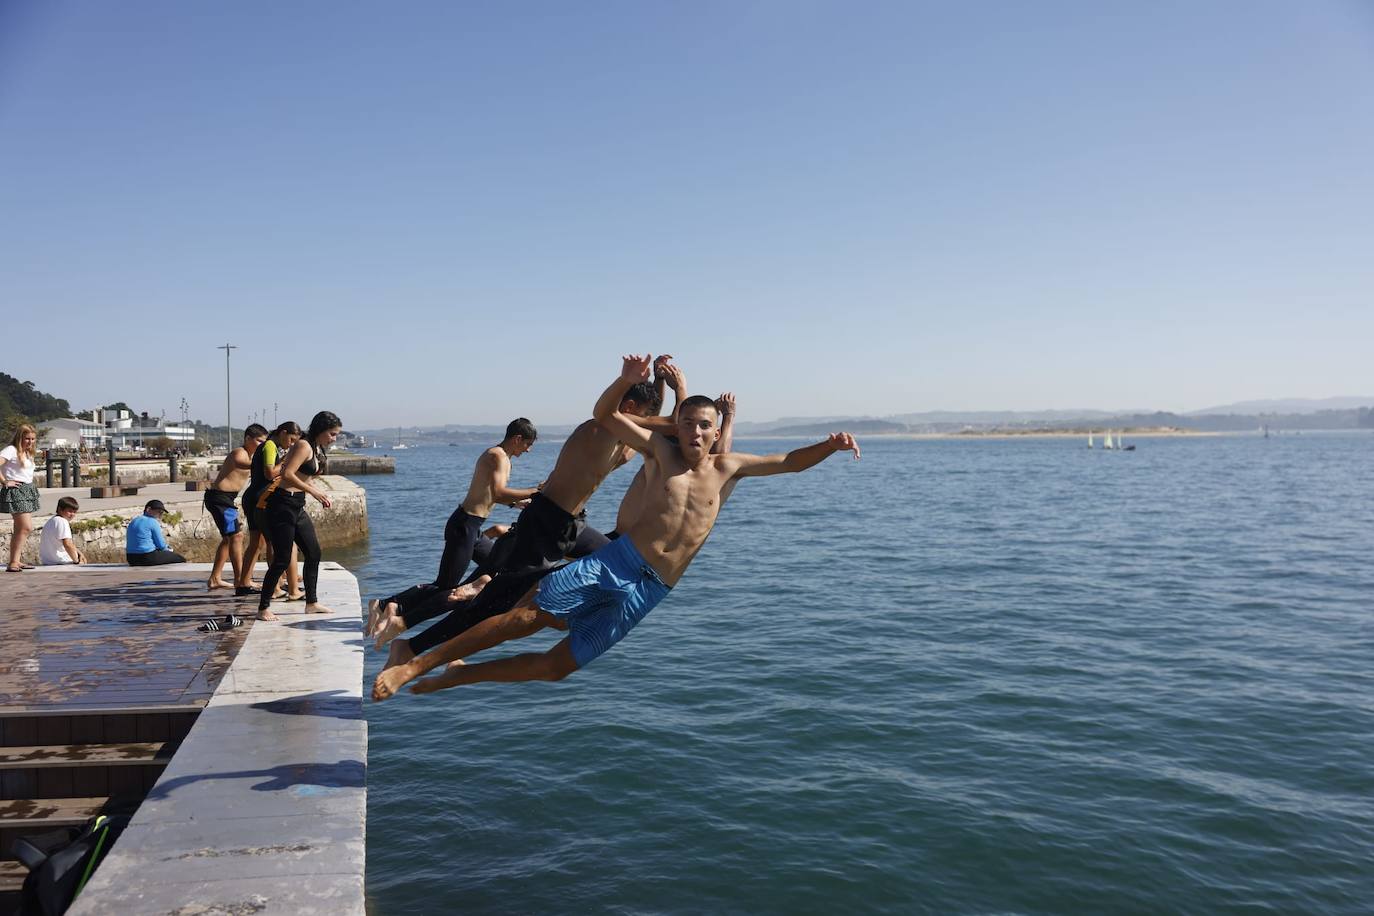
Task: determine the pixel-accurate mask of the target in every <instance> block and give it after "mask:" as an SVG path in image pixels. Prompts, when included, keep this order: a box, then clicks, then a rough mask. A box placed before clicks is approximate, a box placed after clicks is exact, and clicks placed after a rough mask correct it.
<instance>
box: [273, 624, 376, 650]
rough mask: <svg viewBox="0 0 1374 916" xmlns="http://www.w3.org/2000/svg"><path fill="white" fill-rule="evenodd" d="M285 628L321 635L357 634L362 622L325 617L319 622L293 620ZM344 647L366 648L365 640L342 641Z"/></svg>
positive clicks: (360, 637)
mask: <svg viewBox="0 0 1374 916" xmlns="http://www.w3.org/2000/svg"><path fill="white" fill-rule="evenodd" d="M286 626H288V627H291V628H292V629H295V630H317V631H319V632H322V633H358V632H360V631H361V630H362V621H360V620H350V619H348V618H346V617H325V618H322V619H319V620H308V619H307V620H293V621H292V622H291V623H288V624H286ZM344 645H346V646H366V645H367V640H366V639H364V638H363V637H362V636H359V637H358V638H357V639H348V640H344Z"/></svg>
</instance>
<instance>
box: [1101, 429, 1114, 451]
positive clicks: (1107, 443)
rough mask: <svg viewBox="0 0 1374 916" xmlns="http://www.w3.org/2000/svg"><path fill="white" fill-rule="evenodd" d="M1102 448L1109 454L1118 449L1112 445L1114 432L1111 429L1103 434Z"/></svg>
mask: <svg viewBox="0 0 1374 916" xmlns="http://www.w3.org/2000/svg"><path fill="white" fill-rule="evenodd" d="M1102 447H1103V448H1104V449H1106V450H1107V451H1109V452H1110V451H1112V450H1113V449H1115V448H1116V446H1115V445H1114V444H1113V443H1112V431H1111V430H1110V429H1109V430H1107V431H1106V432H1105V433H1103V434H1102Z"/></svg>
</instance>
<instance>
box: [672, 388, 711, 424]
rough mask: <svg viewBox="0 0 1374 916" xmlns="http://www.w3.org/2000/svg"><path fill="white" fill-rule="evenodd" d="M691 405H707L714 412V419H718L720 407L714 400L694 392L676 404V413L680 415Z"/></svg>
mask: <svg viewBox="0 0 1374 916" xmlns="http://www.w3.org/2000/svg"><path fill="white" fill-rule="evenodd" d="M692 407H709V408H711V409H712V410H714V411H715V412H716V419H717V420H719V419H720V408H719V407H717V406H716V402H715V401H714V400H713V399H711V398H708V397H707V396H706V395H704V394H694V395H692V396H691V397H690V398H687V399H686V400H684V401H683V402H682V403H681V404H679V405H677V412H678V415H679V416H681V415H682V412H683V411H684V410H688V409H689V408H692Z"/></svg>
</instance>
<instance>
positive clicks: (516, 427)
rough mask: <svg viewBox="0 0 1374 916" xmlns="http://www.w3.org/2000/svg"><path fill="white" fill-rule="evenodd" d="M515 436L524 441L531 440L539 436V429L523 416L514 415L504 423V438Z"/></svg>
mask: <svg viewBox="0 0 1374 916" xmlns="http://www.w3.org/2000/svg"><path fill="white" fill-rule="evenodd" d="M516 436H519V437H521V438H522V439H524V440H525V441H526V442H533V441H534V440H535V439H538V438H539V431H538V430H537V429H535V428H534V424H533V423H531V422H530V421H529V420H527V419H526V418H525V417H516V418H515V419H514V420H511V421H510V422H509V423H507V424H506V438H507V439H514V438H515V437H516Z"/></svg>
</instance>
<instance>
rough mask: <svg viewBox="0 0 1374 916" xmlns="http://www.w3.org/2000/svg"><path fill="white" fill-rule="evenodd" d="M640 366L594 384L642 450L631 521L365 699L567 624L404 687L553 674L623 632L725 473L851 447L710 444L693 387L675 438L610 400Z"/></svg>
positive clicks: (708, 414) (714, 421) (383, 680)
mask: <svg viewBox="0 0 1374 916" xmlns="http://www.w3.org/2000/svg"><path fill="white" fill-rule="evenodd" d="M648 373H649V359H648V357H640V356H627V357H625V360H624V364H623V367H622V369H621V373H620V378H618V379H616V381H615V382H613V383H612V384H611V386H610V387H609V388H607V389H606V391H605V393H604V394H602V395H601V399H600V400H599V401H597V403H596V410H595V412H594V416H595V417H596V419H597V421H598V422H599V423H601V425H602V426H603V427H604V428H605V429H606V430H607V431H608V432H610V433H612V434H614V435H615V436H616V438H618V439H619V440H620V441H622V442H624V443H626V444H628V445H630V446H631V447H632V448H634V449H636V450H637V451H639V452H641V453H642V454H643V455H644V464H645V478H646V479H645V488H644V503H643V509H642V511H641V512H640V514H639V516H638V518H637V519H635V521H634V523H633V524H631V525H630V527H629V529H628V530H627V531H625V532H624V533H623V534H622V535H621V536H620V537H619V538H618V539H616V540H615V541H613V542H612V543H611V544H609V545H607V546H606V547H604V548H602V549H601V550H598V551H597V552H596V553H594V554H592V555H591V556H589V557H584V558H582V559H581V560H578V561H576V562H574V563H572V564H570V565H568V566H566V567H564V568H563V569H560V570H558V571H557V572H554V573H551V574H549V575H548V576H546V577H545V578H544V579H543V580H542V581H541V582H540V583H539V584H538V585H537V586H536V587H535V588H533V589H530V591H529V592H528V593H527V594H526V595H525V597H524V598H523V599H521V601H520V602H519V603H518V604H517V605H516V607H515V608H514V609H513V610H511V611H509V612H507V613H505V614H501V615H499V616H496V617H492V618H490V619H488V620H484V621H482V622H481V623H479V624H477V625H476V626H474V627H472V629H470V630H468V631H467V632H465V633H463V634H462V635H460V636H458V637H456V638H455V639H452V640H450V641H449V642H448V643H446V644H444V645H443V646H442V647H441V648H439V649H437V650H436V651H434V652H431V653H429V654H428V655H425V656H421V657H417V658H415V659H413V660H411V661H409V662H407V663H405V664H402V665H397V666H395V667H393V668H390V669H388V670H386V671H383V672H382V673H381V674H379V675H378V676H377V680H376V682H375V683H374V684H373V687H372V698H373V699H374V700H385V699H387V698H388V697H391V696H394V695H395V693H396V691H398V690H399V689H400V688H401V687H402V686H403V685H404V684H406V683H408V682H409V681H411V680H413V679H415V678H417V677H419V676H420V675H422V674H425V673H426V672H428V671H432V670H433V669H434V668H437V667H438V666H439V665H441V664H444V663H446V662H460V661H461V660H462V659H464V658H466V657H467V656H469V655H472V654H473V653H475V652H480V651H482V650H483V649H489V648H491V647H492V646H495V645H499V644H500V643H503V642H506V641H508V640H511V639H520V638H523V637H525V636H529V635H530V634H532V633H536V632H538V631H539V630H542V629H544V628H545V627H554V628H556V629H559V630H567V631H568V634H569V635H568V636H567V637H566V638H565V639H563V640H562V641H561V642H559V643H558V644H557V645H556V646H554V647H553V648H552V649H550V650H549V651H548V652H544V653H526V654H523V655H515V656H511V657H508V658H503V659H500V660H498V661H492V662H483V663H480V664H475V665H467V664H450V665H449V667H448V668H447V670H445V671H444V673H443V674H440V675H438V676H436V677H430V678H425V679H424V680H421V681H419V682H418V683H417V684H415V685H414V686H413V687H412V688H411V691H412V692H414V693H432V692H433V691H436V690H442V689H444V688H447V687H456V686H459V685H462V684H476V683H480V682H484V681H557V680H562V679H563V678H565V677H567V676H568V675H569V674H572V673H573V672H574V671H576V670H578V669H579V668H583V667H585V666H586V665H588V664H589V663H590V662H592V661H593V660H594V659H595V658H597V657H598V656H599V655H601V654H602V653H604V652H605V651H606V650H607V649H609V648H610V647H611V646H613V645H615V644H616V643H617V642H619V641H620V640H621V639H623V638H624V637H625V635H626V634H627V633H629V631H630V630H631V629H633V628H634V626H635V624H637V623H638V622H639V621H640V620H641V619H642V618H643V617H644V615H645V614H647V613H649V611H650V610H652V609H653V608H654V606H655V605H657V604H658V602H659V601H661V600H663V598H664V596H666V595H667V594H668V591H669V589H671V588H672V587H673V586H674V585H676V584H677V582H678V580H679V579H680V578H681V577H682V574H683V573H684V572H685V571H686V569H687V566H688V565H689V564H690V563H691V562H692V559H693V557H695V556H696V554H697V551H699V550H700V549H701V545H702V544H704V543H705V542H706V538H707V536H708V535H709V534H710V533H711V528H712V527H713V526H714V525H715V521H716V516H717V514H718V513H719V512H720V502H721V492H722V491H723V490H724V489H725V487H726V485H727V484H729V483H730V482H731V481H733V480H737V479H739V478H743V477H762V476H766V475H769V474H786V473H796V472H798V471H804V470H806V469H807V468H810V467H814V466H815V465H817V464H819V463H820V462H822V461H824V460H825V459H826V458H828V457H829V456H830V455H832V454H834V453H835V452H842V451H852V452H854V457H855V458H856V459H857V458H858V457H859V445H858V443H857V442H855V441H854V437H853V436H851V435H850V434H849V433H832V434H831V435H830V437H829V438H828V439H826V440H825V441H824V442H818V443H816V444H815V445H808V446H806V447H805V448H799V449H796V450H794V451H792V452H789V453H787V454H786V455H767V456H760V455H746V454H742V453H739V452H730V453H727V454H712V453H711V446H712V445H713V444H714V443H715V441H716V438H717V437H718V436H719V428H718V423H719V414H718V413H717V410H716V406H715V403H714V402H712V400H711V399H710V398H707V397H700V396H696V397H691V398H688V399H687V400H685V401H684V402H683V403H682V406H681V408H680V409H679V411H678V417H677V428H676V433H677V441H676V442H673V441H672V440H670V439H669V438H667V437H666V436H664V435H662V434H660V433H651V432H649V431H646V430H644V429H643V428H642V427H640V426H638V425H636V424H635V423H633V422H632V421H631V420H630V418H628V417H626V416H625V415H624V414H623V413H621V412H620V410H619V409H618V405H619V404H620V400H621V396H622V394H623V393H624V392H625V391H627V390H628V389H629V388H630V386H631V385H634V384H636V383H638V382H641V381H643V380H644V379H645V378H646V377H647V376H648Z"/></svg>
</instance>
